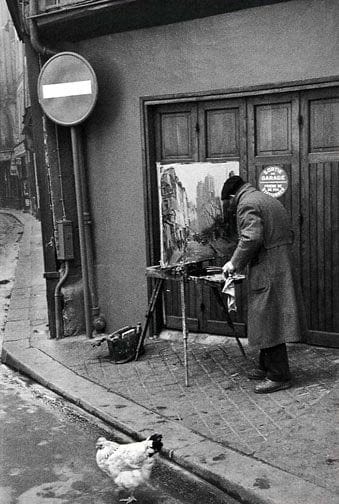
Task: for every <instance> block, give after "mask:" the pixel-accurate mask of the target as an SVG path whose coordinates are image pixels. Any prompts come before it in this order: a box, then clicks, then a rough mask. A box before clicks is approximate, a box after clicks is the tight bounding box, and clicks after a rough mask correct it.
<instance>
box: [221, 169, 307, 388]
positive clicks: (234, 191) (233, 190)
mask: <svg viewBox="0 0 339 504" xmlns="http://www.w3.org/2000/svg"><path fill="white" fill-rule="evenodd" d="M221 199H222V200H223V202H224V203H225V202H226V201H227V202H228V204H230V205H231V206H232V207H233V208H234V209H235V210H236V220H237V229H238V243H237V247H236V249H235V251H234V253H233V255H232V257H231V259H230V260H229V261H228V262H227V263H226V264H225V265H224V267H223V272H224V275H225V276H227V275H229V274H232V273H234V272H244V270H245V269H246V272H247V280H248V282H247V284H248V320H247V333H248V334H247V335H248V342H249V345H250V346H251V347H253V348H255V349H258V350H259V360H258V366H257V367H256V368H255V369H254V370H253V371H252V372H251V373H250V374H249V375H248V378H250V379H257V380H262V381H261V382H260V383H259V384H258V385H257V386H256V387H255V392H256V393H269V392H275V391H278V390H283V389H286V388H289V387H290V386H291V375H290V370H289V363H288V355H287V349H286V342H296V341H300V340H301V338H302V332H303V330H304V327H305V324H304V312H303V309H302V302H301V303H300V302H299V299H298V298H299V296H300V289H299V288H298V279H297V277H296V275H295V274H294V272H293V259H292V256H291V247H292V243H293V231H292V227H291V223H290V219H289V215H288V213H287V211H286V210H285V208H284V206H283V205H282V204H281V203H280V202H279V201H278V200H277V199H276V198H273V197H272V196H268V195H266V194H264V193H263V192H261V191H258V190H257V189H255V187H253V186H251V185H250V184H248V183H245V182H244V181H243V180H242V179H241V177H239V176H237V175H235V176H232V177H230V178H229V179H227V180H226V182H225V184H224V186H223V189H222V193H221Z"/></svg>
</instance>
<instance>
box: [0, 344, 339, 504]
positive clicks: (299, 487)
mask: <svg viewBox="0 0 339 504" xmlns="http://www.w3.org/2000/svg"><path fill="white" fill-rule="evenodd" d="M21 346H22V344H21V341H11V342H4V346H3V349H2V355H1V359H2V362H4V363H5V364H7V365H8V366H10V367H12V368H15V369H17V370H19V371H21V372H23V373H24V374H27V375H28V376H30V377H31V378H33V379H34V380H35V381H37V382H39V383H41V384H42V385H44V386H45V387H47V388H49V389H51V390H53V391H54V392H56V393H57V394H59V395H61V396H62V397H64V398H65V399H67V400H68V401H70V402H72V403H73V404H76V405H77V406H79V407H80V408H82V409H84V410H85V411H87V412H88V413H90V414H92V415H94V416H95V417H97V418H98V419H100V420H102V421H104V422H105V423H107V424H108V425H109V426H111V427H113V428H114V429H116V430H118V431H119V432H121V433H123V434H124V435H127V436H129V437H130V438H132V439H134V440H141V439H144V438H145V437H146V435H148V434H149V432H150V431H151V430H152V431H153V430H154V431H160V432H161V433H162V434H163V437H164V440H165V445H166V447H165V449H164V458H165V460H166V461H167V462H170V463H173V462H174V463H175V464H176V465H177V466H179V467H181V468H183V469H184V470H186V471H188V472H189V473H192V474H193V476H196V477H198V478H201V479H202V480H203V481H204V482H207V483H208V484H209V485H212V486H213V487H215V488H216V489H217V490H218V491H222V492H224V493H226V494H227V495H229V496H230V497H233V498H234V499H237V500H238V501H240V502H242V503H243V504H273V503H274V504H305V502H306V501H305V498H306V496H307V504H313V503H314V504H337V502H338V500H337V496H335V495H334V494H332V493H330V492H328V491H327V490H326V489H325V488H321V487H318V486H316V485H313V484H312V483H309V482H307V481H305V480H303V479H301V478H299V477H297V476H294V475H292V474H290V473H287V472H285V471H282V470H281V469H278V468H276V467H273V466H270V465H268V464H266V463H264V462H262V461H260V460H258V459H255V458H253V457H250V456H248V455H244V454H241V453H238V452H236V451H234V450H232V449H230V448H226V447H224V446H222V445H220V444H218V443H215V442H213V441H210V440H208V439H206V438H204V437H203V436H201V435H199V434H197V433H194V432H192V431H190V430H189V429H187V428H186V427H183V426H180V425H177V424H176V423H174V422H173V421H172V420H168V419H166V418H164V417H162V416H160V415H158V414H157V413H154V412H152V411H150V410H148V409H146V408H144V407H143V406H140V405H138V404H136V403H133V402H132V401H129V400H127V399H125V398H123V397H122V396H119V395H118V394H115V393H114V392H108V391H107V390H105V389H104V388H103V387H101V386H99V385H97V384H95V383H93V382H90V381H89V380H87V379H86V378H82V377H80V376H78V375H77V374H75V373H74V372H73V371H70V370H69V369H67V368H65V367H64V366H63V365H62V364H60V363H58V362H56V361H55V360H53V359H52V358H50V357H49V356H47V355H46V354H44V353H43V352H41V351H40V350H39V349H37V348H32V347H31V348H27V347H26V348H20V347H21ZM24 346H25V345H24ZM134 418H138V429H137V430H136V428H135V422H134ZM214 502H216V503H217V502H218V501H217V500H215V501H214ZM219 502H223V501H222V500H221V501H219Z"/></svg>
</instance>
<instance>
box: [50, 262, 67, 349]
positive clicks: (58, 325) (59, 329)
mask: <svg viewBox="0 0 339 504" xmlns="http://www.w3.org/2000/svg"><path fill="white" fill-rule="evenodd" d="M64 264H65V269H64V272H63V274H62V275H61V269H60V275H61V277H60V280H59V282H58V283H57V285H56V287H55V291H54V303H55V332H56V339H60V338H62V337H63V335H64V333H63V324H62V317H61V307H60V300H61V297H62V295H61V287H62V285H63V283H64V282H65V280H66V278H67V277H68V273H69V262H68V261H65V263H64Z"/></svg>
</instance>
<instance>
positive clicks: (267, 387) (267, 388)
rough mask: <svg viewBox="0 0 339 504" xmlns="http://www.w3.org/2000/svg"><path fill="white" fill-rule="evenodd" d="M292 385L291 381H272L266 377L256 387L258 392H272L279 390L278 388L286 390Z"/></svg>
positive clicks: (255, 390)
mask: <svg viewBox="0 0 339 504" xmlns="http://www.w3.org/2000/svg"><path fill="white" fill-rule="evenodd" d="M290 387H292V383H291V382H290V381H283V382H279V381H272V380H269V379H268V378H266V379H265V380H264V381H262V382H261V383H259V385H257V386H256V387H255V389H254V392H255V393H256V394H269V393H271V392H277V391H278V390H285V389H288V388H290Z"/></svg>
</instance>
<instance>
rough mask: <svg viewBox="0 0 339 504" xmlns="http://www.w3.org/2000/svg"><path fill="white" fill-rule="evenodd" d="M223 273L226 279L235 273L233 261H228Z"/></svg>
mask: <svg viewBox="0 0 339 504" xmlns="http://www.w3.org/2000/svg"><path fill="white" fill-rule="evenodd" d="M222 271H223V274H224V276H225V277H228V276H229V275H232V273H234V271H235V268H234V266H233V264H232V263H231V261H228V262H227V263H226V264H224V266H223V267H222Z"/></svg>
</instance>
